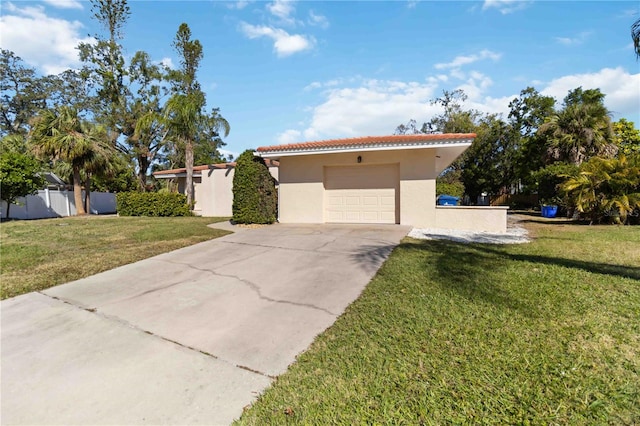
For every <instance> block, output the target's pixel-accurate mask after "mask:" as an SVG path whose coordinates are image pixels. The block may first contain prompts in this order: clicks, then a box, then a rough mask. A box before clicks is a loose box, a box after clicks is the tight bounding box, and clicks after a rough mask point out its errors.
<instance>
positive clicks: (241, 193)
mask: <svg viewBox="0 0 640 426" xmlns="http://www.w3.org/2000/svg"><path fill="white" fill-rule="evenodd" d="M277 196H278V194H277V193H276V186H275V179H274V178H273V176H271V173H269V168H268V167H267V165H266V164H265V162H264V159H263V158H262V157H256V156H255V155H254V154H253V151H252V150H247V151H245V152H243V153H242V154H240V156H239V157H238V159H237V160H236V169H235V174H234V176H233V221H234V222H236V223H261V224H266V223H273V222H275V221H276V218H277V206H278V199H277Z"/></svg>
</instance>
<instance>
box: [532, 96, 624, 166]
mask: <svg viewBox="0 0 640 426" xmlns="http://www.w3.org/2000/svg"><path fill="white" fill-rule="evenodd" d="M604 96H605V95H604V94H603V93H602V92H601V91H600V90H599V89H589V90H583V89H582V88H581V87H578V88H577V89H574V90H571V91H569V93H568V94H567V96H566V97H565V99H564V108H563V109H562V110H561V111H559V112H557V113H556V114H554V115H552V116H551V117H549V118H548V120H547V121H546V122H545V123H544V124H543V125H542V126H540V128H539V132H540V133H541V136H543V137H544V138H546V142H547V146H548V153H549V156H550V157H551V158H552V159H553V160H556V161H567V162H570V163H572V164H575V165H580V164H582V163H583V162H584V161H586V160H588V159H589V158H591V157H593V156H598V155H600V156H607V157H611V156H613V155H615V153H616V152H617V147H616V146H615V144H614V143H613V130H612V127H611V119H610V117H609V111H608V110H607V108H606V107H605V106H604V102H603V101H604Z"/></svg>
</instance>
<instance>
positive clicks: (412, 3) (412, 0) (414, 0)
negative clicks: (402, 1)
mask: <svg viewBox="0 0 640 426" xmlns="http://www.w3.org/2000/svg"><path fill="white" fill-rule="evenodd" d="M417 4H418V0H407V9H415V8H416V5H417Z"/></svg>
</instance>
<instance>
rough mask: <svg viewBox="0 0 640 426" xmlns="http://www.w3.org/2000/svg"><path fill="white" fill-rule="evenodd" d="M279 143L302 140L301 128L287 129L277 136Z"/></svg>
mask: <svg viewBox="0 0 640 426" xmlns="http://www.w3.org/2000/svg"><path fill="white" fill-rule="evenodd" d="M277 139H278V143H279V144H283V145H284V144H288V143H295V142H301V141H302V132H301V131H299V130H293V129H289V130H285V131H284V132H282V133H280V134H279V135H278V137H277Z"/></svg>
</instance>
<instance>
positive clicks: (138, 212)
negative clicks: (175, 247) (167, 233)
mask: <svg viewBox="0 0 640 426" xmlns="http://www.w3.org/2000/svg"><path fill="white" fill-rule="evenodd" d="M116 203H117V209H118V214H119V215H120V216H151V217H154V216H191V211H190V210H189V206H188V205H187V197H186V195H184V194H177V193H168V192H166V193H159V192H120V193H119V194H116Z"/></svg>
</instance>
